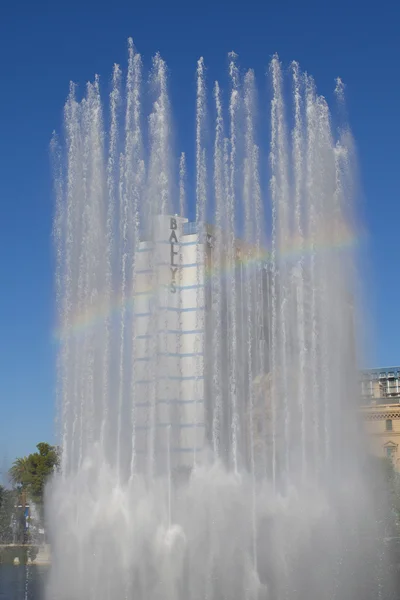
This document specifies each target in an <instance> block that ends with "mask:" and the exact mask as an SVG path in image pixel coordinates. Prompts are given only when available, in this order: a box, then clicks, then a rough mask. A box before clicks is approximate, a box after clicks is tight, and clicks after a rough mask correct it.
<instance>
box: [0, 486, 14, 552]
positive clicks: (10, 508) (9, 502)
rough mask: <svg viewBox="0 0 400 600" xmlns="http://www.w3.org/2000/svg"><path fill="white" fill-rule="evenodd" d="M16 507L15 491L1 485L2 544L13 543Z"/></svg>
mask: <svg viewBox="0 0 400 600" xmlns="http://www.w3.org/2000/svg"><path fill="white" fill-rule="evenodd" d="M14 506H15V492H14V490H7V489H6V488H5V487H3V486H1V485H0V544H9V543H11V542H12V526H11V522H12V518H13V513H14Z"/></svg>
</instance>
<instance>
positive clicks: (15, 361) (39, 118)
mask: <svg viewBox="0 0 400 600" xmlns="http://www.w3.org/2000/svg"><path fill="white" fill-rule="evenodd" d="M399 22H400V8H399V7H396V3H395V2H394V0H392V1H389V0H382V1H381V2H378V3H376V2H373V3H372V2H365V1H364V0H363V1H361V0H353V1H351V2H348V0H346V1H345V0H335V2H329V3H327V2H321V0H319V1H318V2H316V1H314V0H302V1H299V0H286V1H285V0H281V1H280V2H272V1H267V0H247V1H246V2H237V3H235V0H233V2H232V1H229V2H228V1H227V0H220V1H218V0H213V1H209V0H206V1H205V2H198V3H194V2H188V1H187V0H185V1H180V0H179V1H178V0H169V1H168V0H153V1H151V2H143V1H142V2H141V1H138V2H132V1H130V2H128V1H126V0H125V1H121V0H113V1H112V2H103V1H102V0H97V1H96V2H94V1H92V0H89V1H88V0H81V1H80V2H77V1H75V0H70V1H69V2H57V1H55V2H54V1H53V2H42V1H40V0H39V1H35V2H31V1H29V2H28V1H27V0H21V1H20V2H15V3H11V1H9V0H8V1H7V0H5V1H4V2H2V3H1V8H0V77H1V88H0V90H1V91H0V202H1V213H0V256H1V260H0V285H1V288H0V289H1V293H0V459H1V458H2V455H3V454H4V453H7V455H8V457H9V460H12V459H13V458H14V456H15V455H16V454H23V453H28V452H29V451H31V450H32V449H33V448H34V445H35V444H36V443H37V442H39V441H42V440H49V439H52V436H53V412H54V411H53V404H54V354H55V346H54V344H53V342H52V329H53V296H52V252H51V250H52V248H51V241H50V230H51V219H52V197H51V176H50V169H49V160H48V144H49V139H50V136H51V132H52V130H53V129H60V123H61V115H62V108H63V103H64V100H65V97H66V95H67V92H68V83H69V81H70V80H71V79H72V80H74V81H76V82H77V83H79V84H81V85H82V86H83V85H84V83H85V82H86V81H87V80H89V79H91V78H92V77H93V75H94V73H99V74H100V75H101V76H102V77H103V79H104V80H108V78H109V76H110V72H111V68H112V64H113V63H114V62H119V63H121V64H125V61H126V39H127V37H128V36H132V37H133V38H134V41H135V44H136V46H137V48H138V50H139V51H140V52H141V53H142V54H143V55H144V58H145V60H149V59H150V57H151V55H152V54H154V53H155V51H157V50H160V51H161V53H162V56H163V57H164V58H165V59H166V60H167V62H168V65H169V68H170V75H171V91H172V96H173V105H174V107H175V111H176V112H177V111H178V110H179V124H180V128H181V131H182V130H186V131H189V132H191V131H192V130H193V129H194V123H193V112H194V68H195V62H196V60H197V58H198V57H199V56H200V55H204V57H205V61H206V63H207V66H208V71H209V77H210V80H211V81H212V78H214V76H217V75H218V76H219V74H221V72H222V71H223V69H225V67H226V53H227V52H228V51H230V50H232V49H234V50H235V51H236V52H237V53H238V54H239V55H240V62H241V64H242V65H243V66H253V67H254V68H255V69H256V72H257V75H258V79H259V81H260V79H261V80H262V77H263V73H264V72H265V69H266V66H267V64H268V61H269V59H270V57H271V56H272V54H273V53H274V52H278V53H279V55H280V57H281V59H282V60H283V61H284V62H285V63H286V64H288V63H289V61H291V60H292V59H296V60H298V61H299V62H300V63H301V65H302V68H303V69H305V70H307V71H309V72H310V73H312V74H313V75H314V76H315V78H316V81H317V85H318V89H319V91H320V92H321V93H323V94H327V95H330V94H331V92H332V89H333V86H334V78H335V77H337V76H338V75H340V76H341V77H342V78H343V80H344V81H345V83H346V84H347V101H348V108H349V114H350V122H351V126H352V129H353V132H354V134H355V137H356V140H357V145H358V152H359V158H360V168H361V181H362V187H363V193H364V198H363V202H364V208H363V213H364V216H363V218H364V220H365V221H366V224H367V228H368V231H369V238H368V250H369V256H370V257H371V263H370V273H371V275H370V277H369V281H368V285H367V286H366V292H367V293H368V296H370V302H371V304H372V305H373V316H374V320H375V334H376V335H375V345H374V351H373V353H372V357H371V360H372V361H373V362H374V363H375V364H376V365H386V364H394V363H396V364H398V363H400V352H399V346H398V338H399V333H400V318H399V310H398V308H397V307H398V306H399V301H398V296H399V293H400V278H399V252H398V246H399V238H398V237H397V236H398V227H399V226H398V223H399V213H398V212H397V207H398V200H396V198H397V199H398V197H399V181H398V178H399V177H398V174H399V169H400V151H399V140H400V119H399V116H398V114H399V109H400V67H399V65H400V60H399V59H400V36H399V32H398V24H399ZM0 463H1V460H0Z"/></svg>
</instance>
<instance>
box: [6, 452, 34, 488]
mask: <svg viewBox="0 0 400 600" xmlns="http://www.w3.org/2000/svg"><path fill="white" fill-rule="evenodd" d="M9 476H10V479H11V483H13V484H14V485H16V486H18V487H22V488H26V486H27V485H28V483H29V477H30V470H29V459H28V457H27V456H24V457H23V458H17V459H16V460H15V461H14V462H13V464H12V467H11V469H10V470H9Z"/></svg>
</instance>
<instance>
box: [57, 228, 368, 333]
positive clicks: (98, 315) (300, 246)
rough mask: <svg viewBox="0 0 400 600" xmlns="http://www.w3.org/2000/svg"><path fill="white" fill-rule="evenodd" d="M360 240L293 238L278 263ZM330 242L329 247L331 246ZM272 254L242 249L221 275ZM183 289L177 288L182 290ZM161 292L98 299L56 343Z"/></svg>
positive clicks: (211, 270)
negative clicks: (138, 300) (139, 299)
mask: <svg viewBox="0 0 400 600" xmlns="http://www.w3.org/2000/svg"><path fill="white" fill-rule="evenodd" d="M357 239H358V240H359V238H356V236H355V235H354V234H353V232H352V231H351V230H350V229H349V228H348V227H345V226H344V225H343V226H342V227H341V228H340V229H339V230H338V234H337V235H336V237H335V241H334V243H332V231H329V229H327V228H321V229H320V232H319V235H318V237H317V238H313V239H312V240H311V239H304V238H302V239H301V238H296V237H293V238H291V240H290V242H289V243H287V244H286V247H284V248H279V250H278V249H277V251H276V257H277V258H276V260H277V261H279V262H282V261H285V262H286V263H289V264H290V263H295V262H296V261H299V260H300V259H301V258H304V259H307V257H309V256H312V255H313V254H318V255H321V254H322V253H326V252H338V251H344V250H346V249H348V248H351V247H353V246H354V245H355V243H356V240H357ZM327 240H329V243H328V242H327ZM271 260H272V252H271V250H265V249H264V250H263V252H261V253H260V252H259V253H257V252H255V251H254V247H253V248H245V247H244V246H243V245H241V248H240V251H239V252H238V253H237V255H236V259H235V260H234V262H233V264H231V261H229V260H227V259H225V260H224V261H223V264H222V265H221V269H220V271H221V272H222V274H223V276H227V275H228V274H229V273H231V272H232V271H233V270H235V269H236V268H238V267H240V266H242V267H245V268H246V269H247V268H249V267H250V268H251V267H254V266H256V265H258V264H260V262H262V263H264V264H268V263H271ZM215 272H216V268H215V266H213V265H212V264H208V265H207V264H206V273H205V282H206V283H207V281H210V280H211V279H212V277H213V275H214V274H215ZM179 288H180V286H179V285H178V286H177V289H178V290H179ZM156 291H157V289H156V288H154V287H150V286H145V285H143V286H141V289H140V290H138V291H137V292H136V293H134V294H131V295H130V296H126V297H125V298H124V297H123V295H121V294H117V293H116V294H114V295H113V297H112V298H109V299H107V298H104V297H103V298H102V297H101V296H100V297H99V298H98V300H97V302H96V303H95V304H94V305H92V306H90V307H88V308H87V309H86V310H85V311H83V312H81V313H76V314H73V315H72V316H71V317H70V319H69V324H68V326H66V327H63V328H58V329H56V330H55V331H54V339H55V340H56V341H58V342H64V341H65V340H67V339H69V338H71V337H76V336H80V335H82V334H85V333H87V331H88V330H93V329H95V328H96V327H98V326H101V324H103V323H104V321H105V320H106V319H108V320H109V321H110V322H112V321H113V320H114V319H117V318H118V317H119V316H120V315H121V313H122V312H123V311H125V312H126V313H128V312H131V311H133V308H134V303H135V298H136V297H137V296H152V295H155V294H156Z"/></svg>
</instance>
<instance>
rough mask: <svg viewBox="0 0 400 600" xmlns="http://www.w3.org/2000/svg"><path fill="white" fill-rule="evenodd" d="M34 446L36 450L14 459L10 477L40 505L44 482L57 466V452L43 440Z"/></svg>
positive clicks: (41, 503)
mask: <svg viewBox="0 0 400 600" xmlns="http://www.w3.org/2000/svg"><path fill="white" fill-rule="evenodd" d="M36 448H37V452H34V453H32V454H29V456H27V457H24V458H17V459H16V460H15V461H14V463H13V465H12V467H11V469H10V478H11V481H12V482H13V484H14V485H15V486H16V487H17V489H19V490H20V491H22V492H26V495H27V498H29V499H30V500H31V501H32V502H34V503H35V504H37V505H38V506H39V507H41V506H42V505H43V496H44V489H45V485H46V482H47V480H48V478H49V477H50V475H52V474H53V473H54V471H55V470H56V469H58V467H59V453H58V450H57V448H56V447H54V446H51V445H50V444H47V443H45V442H41V443H40V444H38V445H37V446H36Z"/></svg>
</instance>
